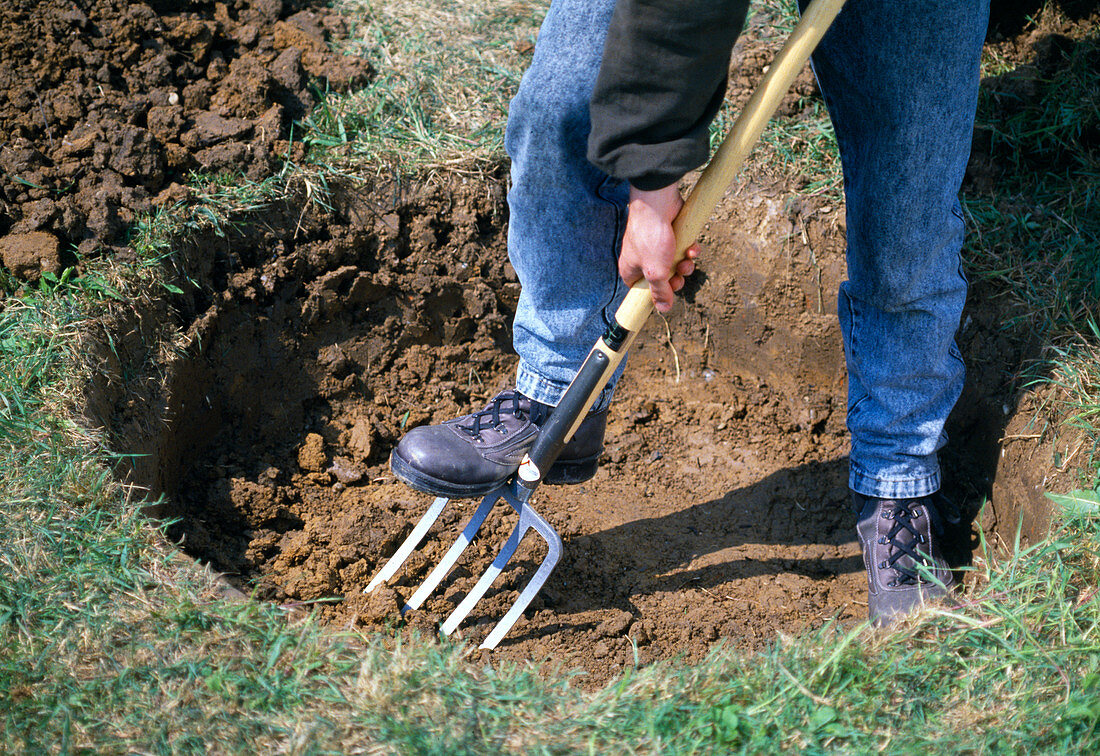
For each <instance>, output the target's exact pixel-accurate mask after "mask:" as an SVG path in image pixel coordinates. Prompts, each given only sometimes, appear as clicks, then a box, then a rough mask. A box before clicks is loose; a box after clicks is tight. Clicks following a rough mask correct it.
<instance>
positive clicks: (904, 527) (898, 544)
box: [878, 500, 933, 588]
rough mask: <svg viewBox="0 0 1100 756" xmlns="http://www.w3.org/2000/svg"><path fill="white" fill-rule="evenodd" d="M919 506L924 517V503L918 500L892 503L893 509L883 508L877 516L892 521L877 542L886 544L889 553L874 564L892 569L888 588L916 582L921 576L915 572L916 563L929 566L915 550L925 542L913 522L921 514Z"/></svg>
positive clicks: (923, 557)
mask: <svg viewBox="0 0 1100 756" xmlns="http://www.w3.org/2000/svg"><path fill="white" fill-rule="evenodd" d="M922 508H923V516H925V517H928V516H929V515H928V509H927V506H926V505H924V504H922V503H921V502H919V501H918V500H909V501H905V500H901V501H897V502H895V506H894V507H893V509H886V510H884V511H883V512H882V513H881V514H880V515H879V516H880V517H882V518H883V519H886V520H892V521H893V524H892V525H891V527H890V530H889V532H887V533H886V535H884V536H882V537H880V538H879V541H878V542H879V543H880V544H882V545H889V546H890V553H889V556H888V557H887V558H886V559H884V560H883V561H881V562H879V565H878V567H879V569H880V570H887V569H890V570H894V572H895V573H896V577H895V578H894V579H893V580H891V581H890V583H889V585H890V587H892V588H894V587H897V586H900V585H915V584H917V583H920V582H921V576H920V574H919V573H918V572H917V566H918V565H928V566H932V565H933V562H932V560H931V559H930V558H929V557H928V555H927V554H926V553H924V552H920V551H917V547H918V546H921V545H924V544H926V543H927V539H925V537H924V534H923V533H921V532H920V530H918V529H917V527H916V525H915V524H914V521H915V520H917V519H919V518H920V517H921V516H922ZM926 548H927V547H926Z"/></svg>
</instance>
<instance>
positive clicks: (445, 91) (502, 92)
mask: <svg viewBox="0 0 1100 756" xmlns="http://www.w3.org/2000/svg"><path fill="white" fill-rule="evenodd" d="M334 6H335V7H336V8H337V9H339V10H340V11H342V12H343V13H345V14H346V15H347V16H348V17H349V18H352V19H358V23H356V24H355V25H354V26H353V29H352V32H351V41H350V42H349V44H348V45H347V49H348V51H349V52H354V53H356V54H359V55H361V56H363V57H365V58H367V59H368V60H370V61H371V62H372V63H373V64H374V66H375V68H376V69H377V75H376V77H375V79H374V81H372V82H371V84H370V86H368V87H367V88H366V89H364V90H362V91H359V92H353V93H350V94H346V95H336V94H327V95H326V96H325V97H324V99H323V102H322V103H321V105H320V106H319V107H318V108H317V109H316V110H315V111H314V112H313V113H312V114H311V115H310V116H309V117H308V118H307V119H305V122H304V123H303V127H304V140H305V142H306V143H307V144H308V145H310V146H311V147H312V148H314V151H315V154H314V156H313V157H312V159H313V160H319V161H322V162H339V163H341V164H342V165H345V166H351V167H354V168H355V169H358V170H360V171H366V172H373V171H376V170H384V171H390V172H396V173H398V174H400V175H406V174H413V173H416V174H422V173H424V172H425V171H428V172H430V171H447V172H452V173H453V172H459V173H464V172H472V173H478V172H481V171H484V170H486V169H489V168H492V167H495V166H498V165H500V163H501V159H502V156H503V143H504V123H505V120H506V117H507V112H508V101H509V99H510V98H511V95H512V94H513V93H514V92H515V90H516V88H517V87H518V85H519V78H520V75H521V73H522V71H523V69H524V68H525V67H526V63H527V62H528V61H529V60H530V53H531V50H532V49H533V45H534V39H535V33H536V30H537V28H538V25H539V23H541V20H542V15H543V13H544V8H543V6H542V4H540V3H535V2H532V1H531V0H486V1H484V2H478V3H476V4H470V3H463V2H459V1H458V0H431V1H430V2H415V1H411V0H402V1H400V2H376V1H372V0H338V1H337V2H336V3H335V4H334Z"/></svg>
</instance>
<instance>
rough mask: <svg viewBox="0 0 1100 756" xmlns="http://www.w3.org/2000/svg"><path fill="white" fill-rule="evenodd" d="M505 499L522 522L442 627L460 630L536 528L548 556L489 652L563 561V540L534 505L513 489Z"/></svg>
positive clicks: (488, 642)
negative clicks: (520, 545) (522, 543)
mask: <svg viewBox="0 0 1100 756" xmlns="http://www.w3.org/2000/svg"><path fill="white" fill-rule="evenodd" d="M503 495H504V498H505V500H506V501H507V502H508V503H509V504H510V505H511V506H512V508H513V509H515V510H516V511H517V512H518V513H519V522H517V523H516V526H515V528H513V529H512V533H511V535H510V536H508V540H507V541H506V542H505V543H504V546H503V547H502V548H501V550H500V553H499V554H497V556H496V558H495V559H494V560H493V563H492V565H490V566H489V568H488V569H487V570H486V571H485V573H484V574H483V575H482V576H481V579H480V580H478V582H477V584H476V585H475V586H474V587H473V589H472V590H471V591H470V592H469V593H468V594H466V597H465V598H464V599H463V600H462V603H461V604H459V605H458V607H457V608H456V609H455V610H454V611H453V612H452V613H451V615H450V616H449V617H447V619H446V621H445V622H444V623H443V625H442V626H441V627H440V632H442V633H443V634H444V635H450V634H451V633H453V632H454V631H455V629H456V628H458V626H459V624H461V622H462V620H464V619H466V616H467V615H468V614H469V613H470V612H471V611H472V610H473V608H474V605H475V604H477V602H478V601H480V600H481V599H482V598H483V597H484V596H485V593H486V592H487V591H488V590H489V587H490V586H491V585H492V584H493V581H494V580H496V578H497V576H498V575H500V573H501V572H502V571H503V570H504V567H505V565H507V564H508V560H510V559H511V558H512V556H513V555H514V554H515V552H516V549H517V548H518V547H519V543H520V541H522V540H523V537H524V536H525V535H527V531H528V530H531V529H532V528H533V529H534V530H535V531H536V532H537V533H538V534H539V535H541V536H542V537H543V539H544V540H545V541H546V545H547V552H546V556H545V557H544V558H543V560H542V563H541V564H540V565H539V567H538V569H537V570H536V571H535V574H534V575H533V576H532V577H531V580H530V581H529V582H528V583H527V585H526V586H524V588H523V590H522V591H521V592H520V595H519V596H518V597H517V598H516V600H515V602H514V603H513V604H512V606H511V608H509V609H508V612H507V613H506V614H505V615H504V617H502V618H501V620H500V621H499V622H498V623H497V624H496V627H494V628H493V630H492V632H491V633H489V636H488V637H487V638H486V639H485V640H484V641H483V642H482V644H481V648H483V649H489V650H492V649H494V648H496V646H497V644H498V643H500V640H501V639H502V638H503V637H504V636H505V635H506V634H507V633H508V631H509V630H511V629H512V625H514V624H516V621H517V620H519V618H520V615H521V614H523V611H524V610H525V609H526V608H527V607H528V605H529V604H530V603H531V601H532V600H533V599H534V598H535V595H536V594H537V593H538V592H539V590H540V589H541V588H542V586H543V584H544V583H545V582H546V580H547V578H549V577H550V573H551V572H553V570H554V567H555V565H557V563H558V560H559V559H560V558H561V552H562V543H561V537H560V536H559V535H558V534H557V531H555V530H554V528H553V527H552V526H551V525H550V523H548V522H547V521H546V520H544V519H543V518H542V516H541V515H539V513H538V512H536V511H535V510H534V509H533V508H532V507H531V505H530V504H528V503H527V502H525V501H521V500H520V499H519V498H517V497H516V496H515V495H514V494H513V489H508V490H506V491H504V493H503Z"/></svg>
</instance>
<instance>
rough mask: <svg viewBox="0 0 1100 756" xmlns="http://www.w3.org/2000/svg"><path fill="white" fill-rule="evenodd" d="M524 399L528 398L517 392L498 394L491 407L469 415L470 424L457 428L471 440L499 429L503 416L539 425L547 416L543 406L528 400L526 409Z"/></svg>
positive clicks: (490, 404) (460, 425) (459, 425)
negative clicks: (488, 431)
mask: <svg viewBox="0 0 1100 756" xmlns="http://www.w3.org/2000/svg"><path fill="white" fill-rule="evenodd" d="M524 399H526V397H525V396H523V395H522V394H520V393H519V392H517V391H506V392H504V393H502V394H498V395H497V396H495V397H493V399H492V401H490V402H489V406H487V407H486V408H485V409H483V410H481V411H480V412H475V413H473V414H472V415H469V416H468V417H467V420H468V421H469V422H468V424H464V423H459V424H457V427H458V429H459V430H461V431H462V432H463V433H465V434H467V435H468V436H470V438H477V437H478V436H479V435H481V431H483V430H487V429H489V428H497V427H499V426H500V424H501V415H502V414H506V415H512V416H514V417H518V418H520V419H529V420H530V421H531V422H533V423H536V424H537V423H538V422H539V420H540V419H541V417H542V415H544V414H545V412H544V411H543V405H542V404H540V403H539V402H536V401H532V400H527V401H528V407H526V408H524V407H523V405H522V404H520V402H521V401H522V400H524Z"/></svg>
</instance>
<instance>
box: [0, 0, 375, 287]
mask: <svg viewBox="0 0 1100 756" xmlns="http://www.w3.org/2000/svg"><path fill="white" fill-rule="evenodd" d="M303 5H304V4H302V3H298V4H295V3H289V2H288V3H284V2H280V0H256V1H255V2H243V1H242V0H237V2H227V3H210V2H201V1H199V0H195V1H193V2H183V3H163V2H159V3H148V4H147V3H130V2H122V0H94V1H93V2H85V3H79V4H78V3H76V2H73V0H44V1H42V2H39V1H38V0H14V1H13V2H8V3H4V4H3V5H2V6H0V133H3V134H5V135H6V138H5V140H4V142H3V144H2V145H0V170H2V171H3V173H4V180H3V181H2V182H0V203H2V207H3V212H2V213H0V237H2V236H4V235H6V234H10V235H13V236H15V238H14V239H13V240H10V241H9V242H7V243H6V248H11V247H19V248H24V249H25V248H26V247H27V245H28V244H30V243H31V242H30V241H29V240H30V239H34V238H36V239H39V240H40V239H41V237H29V236H27V235H28V234H49V235H50V236H52V237H53V238H54V239H55V240H56V244H55V247H57V248H59V249H60V250H61V254H62V256H64V257H67V258H68V259H67V262H70V263H71V262H72V257H71V251H72V250H73V249H75V250H77V251H78V252H79V254H80V255H81V256H87V255H91V254H93V253H95V252H96V251H97V250H98V249H100V248H102V247H104V246H112V245H113V246H118V245H121V244H123V243H124V242H125V234H126V232H127V229H128V228H129V226H130V225H131V224H132V223H133V221H134V220H135V218H136V217H138V216H139V215H140V214H141V213H145V212H148V211H149V210H151V209H153V208H155V207H157V206H160V205H171V204H173V203H175V202H177V201H179V200H181V199H184V198H186V196H187V195H186V190H184V189H183V187H182V186H181V182H183V181H185V180H186V177H187V176H188V175H189V173H190V172H192V171H201V172H208V173H215V172H219V171H230V172H232V173H234V174H243V175H244V176H245V177H247V178H248V179H252V180H259V179H262V178H266V177H267V176H270V175H271V174H272V173H274V172H275V171H277V170H278V168H279V166H280V165H281V163H282V157H281V156H283V155H284V154H285V153H286V152H287V149H288V143H287V141H286V138H287V136H288V127H289V125H290V123H291V122H292V120H293V119H295V118H300V117H301V116H303V115H304V114H305V113H306V112H308V110H309V109H310V108H312V107H313V105H315V104H316V98H315V95H314V94H313V91H312V90H311V88H310V83H311V81H315V82H320V83H321V86H327V87H331V88H333V89H344V88H348V87H357V86H362V85H363V84H364V83H365V82H366V81H367V80H368V78H369V76H370V69H369V67H368V66H367V65H366V63H364V62H363V61H360V60H358V59H355V58H351V57H346V56H342V55H338V54H334V53H332V52H331V51H330V50H329V44H328V40H329V38H330V36H332V35H339V34H341V33H342V32H343V21H342V19H341V18H340V17H339V16H337V15H334V14H333V13H332V12H331V11H329V10H327V9H323V8H315V9H303V8H302V6H303ZM0 243H3V240H2V239H0ZM39 246H41V244H39ZM114 251H115V252H121V251H122V250H120V249H116V250H114ZM37 259H38V260H40V261H41V260H43V259H48V264H40V265H38V266H35V265H33V264H31V265H27V264H22V262H23V260H22V258H20V261H18V262H17V263H16V264H15V265H14V267H13V265H12V264H9V262H8V258H7V257H5V265H6V266H7V267H8V268H9V270H11V272H12V273H14V274H15V275H16V276H19V277H27V278H31V279H35V278H37V277H38V275H39V273H40V271H42V270H47V269H53V268H55V267H56V265H57V256H56V254H53V253H52V252H51V253H50V254H48V255H46V257H45V258H44V257H43V256H42V255H41V254H39V255H37Z"/></svg>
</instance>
